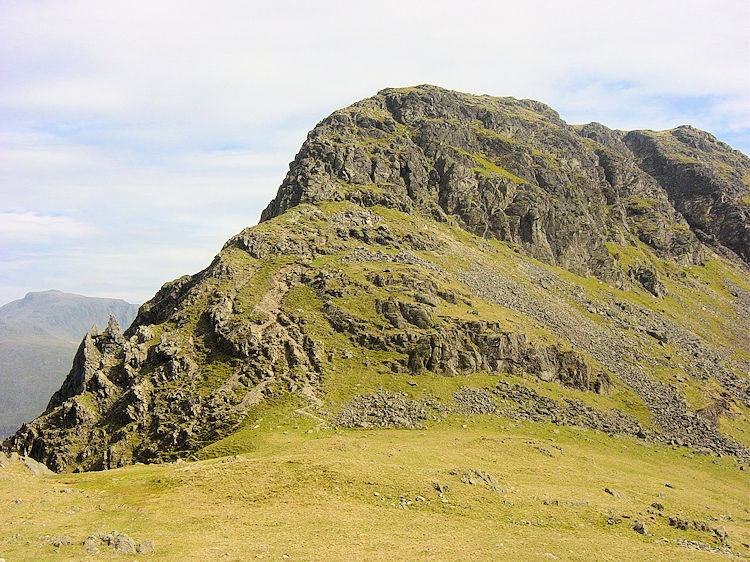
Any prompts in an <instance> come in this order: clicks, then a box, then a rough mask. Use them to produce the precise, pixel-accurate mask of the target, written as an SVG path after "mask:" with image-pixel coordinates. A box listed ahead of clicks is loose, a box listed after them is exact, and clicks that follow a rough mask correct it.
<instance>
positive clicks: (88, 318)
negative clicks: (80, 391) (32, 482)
mask: <svg viewBox="0 0 750 562" xmlns="http://www.w3.org/2000/svg"><path fill="white" fill-rule="evenodd" d="M137 309H138V307H137V306H136V305H134V304H129V303H126V302H125V301H123V300H119V299H104V298H93V297H85V296H82V295H74V294H70V293H63V292H61V291H43V292H35V293H28V294H27V295H26V296H25V297H24V298H23V299H19V300H15V301H13V302H10V303H8V304H6V305H4V306H2V307H0V386H2V388H3V392H2V393H0V437H6V436H8V435H10V434H11V433H13V432H14V431H15V430H16V429H18V427H19V426H20V425H21V424H22V423H23V422H27V421H30V420H32V419H34V417H36V416H38V415H39V414H40V413H41V412H43V411H44V408H45V406H46V405H47V402H48V401H49V397H50V396H51V395H52V393H53V392H54V391H55V390H56V389H57V388H59V387H60V384H61V383H62V381H63V380H64V378H65V375H66V374H67V373H68V372H69V371H70V365H71V362H72V359H73V356H74V355H75V352H76V348H77V347H78V344H79V342H80V340H81V338H82V337H83V336H84V335H85V334H86V333H87V332H88V331H89V329H90V328H91V326H92V325H94V324H98V325H104V326H106V324H107V321H108V318H109V315H110V314H112V315H113V316H114V317H115V318H116V319H117V320H118V321H119V322H120V323H121V324H122V325H124V326H128V325H129V324H130V322H132V321H133V318H134V317H135V313H136V311H137Z"/></svg>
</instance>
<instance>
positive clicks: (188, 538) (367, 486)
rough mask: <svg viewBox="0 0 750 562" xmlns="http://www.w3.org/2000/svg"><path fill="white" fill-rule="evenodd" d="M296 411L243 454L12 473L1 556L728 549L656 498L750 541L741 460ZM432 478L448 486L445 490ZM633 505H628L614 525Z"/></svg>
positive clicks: (526, 428)
mask: <svg viewBox="0 0 750 562" xmlns="http://www.w3.org/2000/svg"><path fill="white" fill-rule="evenodd" d="M288 407H291V405H288ZM284 409H285V408H283V407H282V408H277V409H276V410H275V411H276V412H277V415H276V416H271V417H269V418H263V419H261V420H258V422H257V423H256V424H255V425H257V426H258V427H257V428H255V429H253V430H252V432H253V435H254V440H253V443H254V448H255V451H254V452H247V453H245V454H243V455H242V456H240V457H234V458H224V459H212V460H206V461H200V462H196V463H181V462H178V463H174V464H168V465H151V466H143V465H138V466H132V467H127V468H123V469H117V470H112V471H104V472H95V473H84V474H72V475H71V474H66V475H60V476H54V477H48V478H44V479H34V478H31V477H29V476H26V475H20V474H18V473H14V472H12V471H9V470H8V469H5V470H0V502H1V503H2V505H3V506H4V509H3V510H2V511H0V556H4V557H5V558H6V559H8V560H23V559H27V560H31V559H50V560H54V559H60V560H62V559H82V558H84V556H83V548H82V546H81V542H82V541H83V540H84V539H85V538H86V536H88V534H90V533H95V532H101V533H104V532H109V531H111V530H112V529H116V530H118V531H120V532H126V533H127V534H128V535H130V536H131V537H133V538H135V539H136V540H144V539H152V540H154V541H155V543H156V545H157V549H158V550H157V553H156V555H155V556H153V557H154V558H159V559H173V560H174V559H191V560H199V559H200V560H210V559H215V558H217V557H218V556H219V555H221V554H224V553H228V556H227V557H226V559H228V560H245V559H248V558H255V557H260V558H268V559H279V558H280V557H281V556H282V555H284V554H288V555H289V556H290V557H291V559H317V560H324V559H348V560H351V559H382V560H386V559H389V560H390V559H412V558H423V559H424V558H430V559H456V560H458V559H461V560H469V559H471V560H491V559H498V558H502V559H524V560H544V559H549V558H550V557H548V556H545V555H546V554H553V555H555V556H557V557H559V558H561V559H565V560H590V559H598V560H664V559H672V560H676V559H688V558H689V559H696V560H701V559H705V560H709V559H714V558H717V557H718V556H719V555H714V554H709V553H702V552H697V551H690V550H686V549H685V548H682V547H679V546H677V545H676V544H674V539H677V538H685V539H690V540H700V541H702V542H706V543H711V542H713V541H712V538H711V537H710V535H708V534H707V533H698V532H694V531H679V530H677V529H675V528H673V527H669V526H668V524H667V523H666V517H663V516H660V515H653V517H654V519H653V520H652V519H651V518H650V515H649V514H648V513H647V510H648V508H649V505H650V504H651V503H653V502H660V503H662V504H663V505H664V506H665V510H664V514H665V515H666V516H669V515H675V514H681V515H682V516H683V517H684V518H689V519H699V520H710V519H713V518H716V519H717V521H713V522H711V525H712V526H723V527H724V528H725V529H726V530H727V531H728V532H729V534H730V537H731V541H732V545H733V547H734V548H735V550H738V551H740V552H748V548H746V547H744V546H742V543H748V542H750V519H749V518H750V515H749V514H748V512H747V509H746V507H744V506H746V501H745V500H744V499H745V498H747V497H748V495H750V484H749V483H748V479H747V478H746V473H745V472H741V471H739V470H738V468H737V466H736V464H735V463H734V461H732V460H730V459H715V458H712V457H693V456H692V455H690V454H689V453H688V452H687V451H686V450H685V449H675V450H673V449H668V448H664V447H655V446H649V445H645V444H643V443H641V442H637V441H635V440H632V439H629V438H618V437H608V436H606V435H604V434H601V433H597V432H594V431H586V430H577V429H572V428H563V429H559V430H557V429H556V428H552V427H550V426H545V425H543V424H521V425H515V424H511V423H508V422H507V421H502V420H500V421H498V420H497V419H482V418H475V419H473V420H468V419H462V418H460V417H455V418H451V419H449V420H447V421H445V422H443V423H441V424H439V425H431V426H429V427H428V428H427V429H425V430H424V431H408V430H378V431H372V430H347V431H329V430H313V432H312V433H308V427H310V426H311V425H312V424H314V423H315V421H314V420H312V419H311V418H309V417H306V416H302V415H294V414H291V415H286V416H280V415H278V413H279V412H281V411H283V410H284ZM287 412H288V410H287ZM464 426H466V427H464ZM550 436H551V438H552V439H554V440H552V439H551V438H550ZM469 469H478V470H483V471H487V472H489V473H490V474H491V475H492V476H493V477H494V478H495V479H496V480H497V487H498V489H497V490H491V489H489V488H488V487H486V486H483V485H479V484H477V485H470V484H467V483H462V482H461V481H460V478H459V477H458V476H455V475H451V474H450V472H451V471H465V470H469ZM434 482H438V483H440V484H443V485H447V486H448V490H447V491H446V492H445V493H444V494H443V497H440V495H439V494H438V492H437V490H436V489H435V488H434V485H433V483H434ZM666 483H668V484H670V485H671V486H673V487H672V488H670V487H667V486H665V484H666ZM604 487H609V488H611V489H613V490H616V491H618V492H621V493H622V494H623V496H624V497H621V498H618V497H615V496H612V495H609V494H607V493H605V492H604V491H603V488H604ZM63 488H68V489H70V488H73V489H74V491H72V492H68V493H60V492H59V491H58V490H60V489H63ZM376 494H379V495H376ZM399 496H404V498H405V500H408V501H410V502H411V504H410V505H407V508H408V509H402V508H400V507H398V505H399ZM417 496H421V497H422V498H424V500H426V501H424V502H421V501H418V500H416V499H415V498H416V497H417ZM16 499H20V500H21V502H20V503H14V502H13V500H16ZM545 500H546V501H547V502H548V503H549V504H550V505H545V503H544V501H545ZM553 500H557V502H558V505H554V501H553ZM586 501H587V502H588V505H573V504H581V503H584V502H586ZM622 515H629V516H631V518H630V519H627V518H623V522H622V523H620V524H615V525H608V524H607V518H608V517H611V516H618V517H621V516H622ZM635 519H643V520H645V521H646V523H647V525H648V528H649V531H650V532H651V536H648V537H644V536H641V535H639V534H637V533H636V532H634V531H633V530H631V529H630V526H631V524H632V521H634V520H635ZM45 535H50V536H52V537H55V536H61V535H66V536H68V537H70V538H71V539H72V542H73V544H72V545H69V546H63V547H61V548H60V550H59V552H57V553H56V552H55V551H54V547H52V546H51V544H50V543H49V542H46V541H43V540H40V539H39V537H41V536H45ZM664 538H666V539H669V540H670V542H666V541H664V540H663V539H664Z"/></svg>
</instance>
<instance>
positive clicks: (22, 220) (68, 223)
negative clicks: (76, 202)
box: [0, 211, 92, 245]
mask: <svg viewBox="0 0 750 562" xmlns="http://www.w3.org/2000/svg"><path fill="white" fill-rule="evenodd" d="M91 233H92V229H91V228H90V227H89V226H87V225H85V224H81V223H80V222H78V221H76V220H74V219H72V218H70V217H66V216H50V215H40V214H37V213H34V212H29V211H27V212H21V213H17V212H12V211H0V244H3V245H5V244H11V243H18V242H22V243H27V242H33V243H35V244H38V243H44V242H51V241H53V240H54V239H56V238H58V237H63V238H80V237H83V236H87V235H89V234H91Z"/></svg>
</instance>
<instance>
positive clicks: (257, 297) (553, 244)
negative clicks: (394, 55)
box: [5, 86, 750, 478]
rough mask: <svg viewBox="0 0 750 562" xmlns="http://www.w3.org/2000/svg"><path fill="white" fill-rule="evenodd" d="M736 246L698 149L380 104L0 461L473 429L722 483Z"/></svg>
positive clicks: (743, 368)
mask: <svg viewBox="0 0 750 562" xmlns="http://www.w3.org/2000/svg"><path fill="white" fill-rule="evenodd" d="M749 233H750V159H748V157H747V156H745V155H744V154H742V153H740V152H738V151H735V150H732V149H731V147H729V146H727V145H726V144H723V143H721V142H719V141H718V140H717V139H715V138H714V137H713V136H711V135H710V134H708V133H705V132H702V131H698V130H696V129H693V128H691V127H686V126H685V127H678V128H676V129H673V130H670V131H662V132H653V131H631V132H622V131H616V130H611V129H608V128H606V127H605V126H603V125H600V124H597V123H591V124H588V125H583V126H572V125H568V124H567V123H565V122H564V121H563V120H562V119H561V118H560V117H559V115H558V114H557V113H556V112H555V111H553V110H552V109H550V108H549V107H547V106H546V105H544V104H542V103H540V102H536V101H531V100H516V99H513V98H496V97H490V96H476V95H470V94H463V93H458V92H453V91H448V90H444V89H441V88H437V87H434V86H419V87H414V88H404V89H387V90H383V91H381V92H379V93H378V94H377V95H375V96H373V97H371V98H368V99H365V100H362V101H360V102H358V103H355V104H354V105H352V106H350V107H348V108H345V109H342V110H339V111H336V112H334V113H333V114H332V115H330V116H329V117H327V118H326V119H324V120H323V121H322V122H321V123H319V124H318V125H317V126H316V127H315V129H313V130H312V131H311V132H310V134H309V135H308V138H307V140H306V141H305V143H304V144H303V145H302V147H301V149H300V151H299V153H298V154H297V156H296V158H295V159H294V161H293V162H292V163H291V165H290V169H289V172H288V174H287V176H286V178H285V179H284V181H283V183H282V184H281V186H280V188H279V191H278V194H277V196H276V198H275V199H274V200H273V201H272V202H271V203H270V204H269V205H268V207H267V208H266V209H265V211H264V212H263V215H262V219H261V222H260V224H258V225H257V226H255V227H252V228H248V229H245V230H243V231H242V232H240V233H239V234H237V235H236V236H234V237H232V238H231V239H230V240H229V241H228V242H227V243H226V244H225V245H224V247H223V248H222V249H221V251H220V252H219V254H217V256H216V257H215V258H214V260H213V261H212V262H211V264H210V265H209V266H208V267H207V268H206V269H204V270H203V271H201V272H199V273H197V274H195V275H192V276H189V275H186V276H184V277H181V278H179V279H177V280H175V281H172V282H169V283H167V284H165V285H164V286H163V287H162V288H161V289H160V290H159V291H158V292H157V294H156V295H155V296H154V297H153V298H152V299H151V300H150V301H148V302H147V303H145V304H144V305H143V306H142V307H141V308H140V309H139V311H138V314H137V316H136V318H135V320H134V321H133V324H132V325H131V326H130V328H128V329H127V330H126V331H125V332H124V333H121V331H120V329H119V327H118V326H117V325H116V323H110V324H109V325H108V327H107V328H106V329H105V330H104V331H103V332H99V331H97V330H91V331H90V332H89V333H88V334H86V336H85V337H84V339H83V342H82V343H81V344H80V347H79V348H78V352H77V354H76V357H75V359H74V362H73V367H72V369H71V371H70V374H69V375H68V377H67V378H66V379H65V381H64V382H63V384H62V386H61V387H60V389H59V390H58V391H57V392H55V394H54V395H53V396H52V398H51V400H50V402H49V405H48V407H47V410H46V411H45V412H44V414H43V415H42V416H40V417H39V418H37V419H36V420H34V421H33V422H31V423H29V424H26V425H24V426H23V427H21V429H19V430H18V431H17V432H16V433H15V434H14V435H13V436H12V437H11V438H9V439H8V440H7V441H6V444H5V446H6V448H8V449H12V450H16V451H18V452H20V453H22V454H25V455H29V456H30V457H32V458H34V459H37V460H39V461H42V462H44V463H45V464H47V465H48V466H49V467H50V468H52V469H53V470H55V471H80V470H91V469H103V468H114V467H120V466H124V465H128V464H132V463H135V462H138V461H143V462H158V461H166V460H174V459H177V458H187V457H190V458H208V457H213V456H219V455H226V454H233V453H237V452H242V451H246V450H251V449H252V448H253V447H255V446H257V443H258V441H257V439H258V438H257V433H256V432H255V430H256V429H257V428H258V427H261V426H260V423H261V422H262V420H263V419H265V418H268V417H271V418H272V419H277V420H288V419H298V418H300V417H301V418H309V419H312V420H315V423H316V424H322V425H321V427H338V428H358V427H359V428H385V427H396V428H406V429H416V428H426V427H427V428H429V427H438V426H440V424H441V423H446V424H449V423H452V422H451V420H455V419H457V417H459V418H462V419H473V418H475V417H477V416H479V417H480V418H481V419H487V420H489V421H488V423H489V424H493V423H494V424H496V425H497V426H499V424H502V423H505V422H507V420H508V418H510V419H512V420H520V421H524V420H525V421H533V422H546V423H550V424H555V425H559V426H568V427H578V428H580V427H583V428H590V429H594V430H598V431H601V432H606V433H607V434H609V435H621V436H631V437H633V438H635V439H637V440H639V441H641V442H643V443H651V444H653V443H656V444H671V445H674V446H685V447H689V448H690V450H691V451H693V453H701V454H715V455H729V456H731V457H734V458H736V459H738V460H741V461H743V462H746V461H747V459H749V458H750V450H748V446H750V409H749V408H750V384H749V382H750V381H749V380H748V373H750V269H749V266H748V263H749V260H750V256H749V255H748V251H747V249H748V240H750V238H749V236H750V234H749ZM284 423H286V422H284ZM467 478H470V476H467ZM471 478H473V477H471ZM477 478H478V477H477Z"/></svg>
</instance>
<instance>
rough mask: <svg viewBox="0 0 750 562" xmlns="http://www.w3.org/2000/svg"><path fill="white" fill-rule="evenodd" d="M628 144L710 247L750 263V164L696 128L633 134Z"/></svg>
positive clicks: (738, 154)
mask: <svg viewBox="0 0 750 562" xmlns="http://www.w3.org/2000/svg"><path fill="white" fill-rule="evenodd" d="M624 142H625V143H626V145H627V146H628V148H630V149H631V150H632V151H633V154H634V155H635V156H636V158H638V164H639V166H640V167H641V168H642V169H644V170H645V171H647V172H648V173H649V174H650V175H651V176H652V177H654V178H656V179H657V180H658V181H659V184H660V185H661V186H663V188H664V189H665V190H666V192H667V194H668V196H669V199H670V201H672V202H673V204H674V206H675V208H676V209H677V210H678V211H679V212H680V213H681V214H682V216H684V217H685V219H686V220H687V222H688V223H689V225H690V227H691V229H692V231H693V232H695V233H696V234H697V235H698V237H699V238H700V239H701V240H702V241H703V242H705V243H707V244H709V245H711V246H712V247H713V248H715V249H717V250H719V251H722V250H724V251H725V252H727V251H728V253H729V255H732V254H736V256H739V257H740V258H741V259H742V260H744V262H745V263H746V264H750V160H748V158H747V156H745V155H744V154H742V153H741V152H739V151H737V150H732V148H731V147H730V146H728V145H726V144H724V143H723V142H720V141H718V140H717V139H716V138H715V137H714V136H713V135H711V134H710V133H707V132H705V131H699V130H698V129H695V128H693V127H690V126H687V125H686V126H682V127H677V128H676V129H672V130H670V131H661V132H655V131H632V132H630V133H628V134H627V135H626V136H625V137H624Z"/></svg>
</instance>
